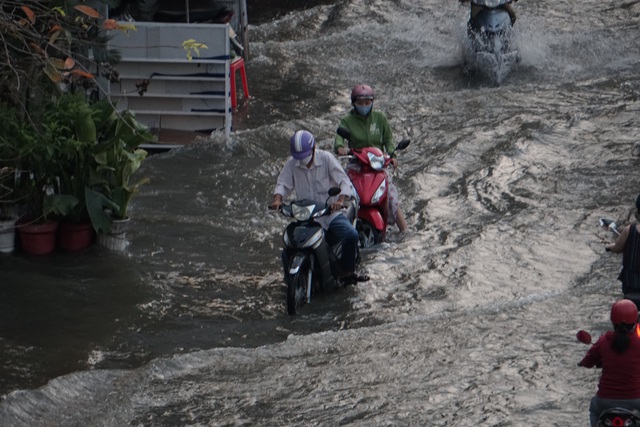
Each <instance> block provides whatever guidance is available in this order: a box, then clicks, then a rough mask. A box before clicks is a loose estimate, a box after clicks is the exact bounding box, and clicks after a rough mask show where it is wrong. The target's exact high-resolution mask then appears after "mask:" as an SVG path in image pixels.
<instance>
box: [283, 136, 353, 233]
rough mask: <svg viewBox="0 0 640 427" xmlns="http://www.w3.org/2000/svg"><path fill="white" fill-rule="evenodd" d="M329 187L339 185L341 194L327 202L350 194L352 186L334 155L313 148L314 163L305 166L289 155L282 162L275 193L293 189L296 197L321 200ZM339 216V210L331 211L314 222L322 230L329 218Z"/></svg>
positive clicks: (328, 222) (351, 194)
mask: <svg viewBox="0 0 640 427" xmlns="http://www.w3.org/2000/svg"><path fill="white" fill-rule="evenodd" d="M331 187H340V194H339V195H338V196H334V197H332V198H331V199H330V200H329V204H331V203H332V202H334V201H336V200H337V197H339V196H341V195H345V196H346V197H347V198H349V197H353V186H352V185H351V181H350V180H349V177H348V176H347V174H346V173H345V171H344V169H342V166H341V165H340V162H338V160H337V159H336V158H335V157H334V156H333V154H331V153H329V152H327V151H324V150H319V149H317V148H316V154H315V158H314V159H313V164H312V165H311V167H309V168H308V169H307V167H306V165H303V164H302V162H301V161H300V160H296V159H294V158H293V157H290V158H289V160H287V162H286V163H285V165H284V167H283V168H282V171H280V175H278V182H277V183H276V189H275V191H274V194H280V195H281V196H282V197H287V196H288V195H290V194H291V193H292V192H294V191H295V194H296V198H297V199H310V200H315V201H317V202H320V203H324V202H325V200H327V197H329V189H330V188H331ZM338 215H341V212H333V213H332V214H331V215H329V216H324V217H321V218H318V219H316V222H317V223H318V224H320V225H321V226H322V228H324V229H325V230H326V229H327V228H328V227H329V224H331V221H333V219H334V218H335V217H336V216H338Z"/></svg>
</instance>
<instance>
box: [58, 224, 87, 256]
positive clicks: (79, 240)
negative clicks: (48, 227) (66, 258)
mask: <svg viewBox="0 0 640 427" xmlns="http://www.w3.org/2000/svg"><path fill="white" fill-rule="evenodd" d="M94 238H95V232H94V231H93V227H92V226H91V223H90V222H86V223H85V222H82V223H73V222H62V223H60V230H59V231H58V246H59V247H60V249H62V250H64V251H70V252H75V251H80V250H82V249H86V248H88V247H89V246H91V245H93V242H94Z"/></svg>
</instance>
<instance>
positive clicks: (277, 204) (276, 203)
mask: <svg viewBox="0 0 640 427" xmlns="http://www.w3.org/2000/svg"><path fill="white" fill-rule="evenodd" d="M281 207H282V196H280V195H279V194H276V195H275V196H273V201H272V202H271V205H270V206H269V209H273V210H274V211H279V210H280V208H281Z"/></svg>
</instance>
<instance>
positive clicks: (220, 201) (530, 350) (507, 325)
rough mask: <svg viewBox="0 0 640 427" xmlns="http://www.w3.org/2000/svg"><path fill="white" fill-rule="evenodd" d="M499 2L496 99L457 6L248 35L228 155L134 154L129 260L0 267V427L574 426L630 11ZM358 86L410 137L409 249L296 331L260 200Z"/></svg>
mask: <svg viewBox="0 0 640 427" xmlns="http://www.w3.org/2000/svg"><path fill="white" fill-rule="evenodd" d="M273 5H274V6H275V3H274V4H273ZM514 9H515V10H516V13H517V16H518V19H517V22H516V24H515V27H514V33H515V34H514V36H515V42H516V45H517V48H518V50H519V53H520V56H521V61H520V62H519V63H517V64H516V66H514V68H513V69H511V70H510V71H509V73H508V74H507V75H506V76H505V77H504V79H503V80H502V81H501V82H500V85H496V84H495V83H494V82H491V81H489V80H488V79H487V78H485V77H484V76H483V75H482V74H477V75H472V76H469V75H465V74H464V73H463V72H462V69H463V62H464V56H465V49H466V47H467V46H466V41H465V40H466V39H465V37H466V22H467V19H468V13H469V10H468V5H467V6H464V5H460V4H459V2H457V1H450V2H442V1H439V0H424V1H421V2H414V1H408V0H399V1H393V2H390V1H386V0H366V1H365V0H353V1H338V0H336V1H322V2H317V3H316V4H314V5H309V6H308V7H306V6H305V7H304V8H296V9H288V10H286V11H284V12H283V11H278V13H274V14H273V15H272V16H267V17H264V20H263V21H260V22H259V23H254V24H252V25H251V26H250V40H251V58H250V60H249V61H248V63H247V72H248V75H249V89H250V92H251V95H252V98H251V99H250V100H243V99H242V97H240V98H239V101H240V104H239V108H238V111H236V112H235V113H234V114H235V117H234V132H233V133H232V135H231V138H230V139H229V140H225V138H224V137H222V136H221V135H218V134H214V135H212V136H211V138H209V139H208V140H206V141H202V142H198V143H196V144H192V145H189V146H185V147H182V148H178V149H174V150H171V151H170V152H167V153H163V154H156V155H153V156H151V157H149V158H148V160H147V161H146V162H145V163H144V165H143V167H142V170H141V171H140V172H139V173H140V174H141V175H142V176H148V177H149V178H150V183H149V184H147V185H144V186H143V187H141V190H140V192H139V193H138V195H137V196H136V197H135V199H134V202H133V206H132V208H131V216H132V223H133V224H132V228H131V230H130V231H129V235H128V236H129V240H130V244H129V246H128V247H127V250H126V252H125V253H113V252H110V251H108V250H106V249H105V248H102V247H100V246H94V247H92V248H90V249H89V250H87V251H86V252H82V253H78V254H72V255H69V254H60V253H56V254H53V255H51V256H47V257H38V258H31V257H25V256H23V255H20V254H13V255H5V256H1V257H0V272H1V273H0V274H1V276H0V396H1V397H0V425H3V426H4V425H7V426H87V425H92V426H124V425H135V426H177V425H194V426H195V425H197V426H209V425H210V426H254V425H269V426H276V425H278V426H280V425H282V426H284V425H287V426H288V425H290V426H298V425H299V426H309V425H317V426H335V425H354V426H371V425H375V426H392V425H394V426H395V425H415V426H549V425H557V426H560V425H571V426H584V425H587V424H588V404H589V399H590V398H591V396H592V395H593V394H594V393H595V390H596V384H597V380H598V376H599V372H598V370H595V369H594V370H587V369H584V368H578V367H577V366H576V363H577V362H578V361H579V360H580V359H581V358H582V356H583V355H584V353H585V352H586V350H587V347H586V346H585V345H583V344H581V343H579V342H578V341H577V340H576V339H575V334H576V332H577V331H578V330H579V329H586V330H588V331H589V332H591V334H592V335H593V336H594V337H597V336H598V335H600V334H601V333H603V332H604V331H606V330H607V329H608V328H609V320H608V311H609V307H610V306H611V304H612V303H613V302H614V301H615V300H616V299H618V298H620V297H621V289H620V283H619V282H618V281H617V280H616V277H617V274H618V272H619V269H620V263H621V259H620V256H619V255H615V254H611V253H608V252H605V251H604V245H605V243H606V242H611V241H612V240H613V238H614V235H613V233H611V232H608V231H606V230H602V229H601V228H600V227H599V226H598V219H599V218H601V217H607V218H611V219H614V220H615V221H616V222H617V223H618V224H619V226H620V227H622V226H624V225H626V224H627V223H628V222H629V220H630V219H633V216H632V215H630V212H632V209H631V208H633V207H634V203H635V199H636V197H637V195H638V193H639V192H640V187H639V186H638V182H640V167H639V166H640V164H639V157H638V153H639V150H638V148H640V147H639V146H638V143H640V114H639V113H640V101H639V99H640V75H639V74H638V69H639V66H640V42H639V40H640V38H639V37H638V34H639V32H640V3H638V2H634V1H617V2H600V1H595V0H583V1H581V2H580V3H576V2H570V1H556V2H551V1H547V0H538V1H527V0H523V1H519V2H518V3H515V4H514ZM362 82H364V83H367V84H370V85H371V86H373V87H374V89H375V91H376V99H375V102H374V108H377V109H380V110H382V111H384V112H385V113H386V114H387V116H388V118H389V121H390V124H391V128H392V129H393V132H394V139H396V140H397V141H400V140H401V139H403V138H409V139H411V145H410V146H409V148H408V149H407V150H406V151H403V152H402V153H401V154H400V155H399V159H398V160H399V168H398V170H397V171H396V175H395V177H394V180H395V182H396V184H397V186H398V189H399V192H400V200H401V203H402V206H403V209H404V211H405V213H406V216H407V221H408V223H409V227H410V230H411V231H410V233H409V235H408V236H406V237H405V238H404V239H398V238H397V237H398V236H397V230H396V229H395V228H392V229H390V235H389V241H388V242H385V243H383V244H381V245H379V246H378V247H376V248H373V249H371V250H367V251H365V252H364V253H363V262H362V270H363V272H365V273H366V274H367V275H369V276H370V277H371V281H370V282H367V283H363V284H360V285H358V286H355V287H350V288H347V289H342V290H340V291H338V292H336V293H334V294H332V295H326V296H322V295H320V296H319V297H318V298H317V299H316V300H314V301H313V303H312V304H310V305H308V306H306V307H305V308H304V310H303V312H302V314H300V315H299V316H296V317H289V316H288V315H287V314H286V308H285V294H284V292H285V287H284V284H283V281H282V271H281V267H280V265H279V253H280V248H281V233H282V230H283V229H284V227H285V226H286V224H287V220H286V219H285V218H284V217H280V216H277V215H273V214H269V213H267V209H266V207H267V204H268V203H269V201H270V199H271V194H272V191H273V187H274V184H275V181H276V177H277V175H278V172H279V171H280V169H281V167H282V166H283V164H284V162H285V160H286V158H287V155H288V146H289V144H288V139H289V137H290V136H291V134H293V132H294V131H295V130H298V129H307V130H309V131H311V132H312V133H314V135H315V136H316V138H317V140H318V143H319V146H320V148H326V149H330V148H331V145H332V140H333V137H334V135H335V130H336V127H337V124H338V121H339V118H340V117H341V116H342V115H343V114H345V113H346V112H347V111H348V109H349V108H350V100H349V94H350V90H351V88H352V87H353V85H355V84H356V83H362Z"/></svg>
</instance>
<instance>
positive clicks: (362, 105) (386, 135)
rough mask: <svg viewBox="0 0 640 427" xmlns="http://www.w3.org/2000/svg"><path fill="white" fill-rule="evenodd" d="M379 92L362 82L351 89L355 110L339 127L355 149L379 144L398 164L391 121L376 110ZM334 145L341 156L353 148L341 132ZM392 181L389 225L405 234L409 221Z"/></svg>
mask: <svg viewBox="0 0 640 427" xmlns="http://www.w3.org/2000/svg"><path fill="white" fill-rule="evenodd" d="M374 97H375V94H374V92H373V89H372V88H371V86H368V85H364V84H359V85H356V86H355V87H354V88H353V90H352V91H351V106H352V107H353V108H352V109H351V111H350V112H349V113H348V114H346V115H345V116H344V117H342V119H340V124H339V125H338V127H339V128H345V129H347V130H348V131H349V133H350V134H351V145H352V147H353V148H364V147H377V148H379V149H380V150H382V152H385V151H386V152H387V153H392V154H391V158H392V160H391V164H392V165H393V167H394V168H396V167H398V161H397V160H396V158H395V153H393V150H394V149H395V146H394V145H393V134H392V133H391V127H390V126H389V121H388V120H387V117H386V116H385V115H384V113H383V112H382V111H377V110H374V109H373V100H374ZM333 148H334V149H335V151H336V152H337V153H338V154H339V155H341V156H345V155H347V154H349V148H348V147H345V141H344V139H343V138H342V137H341V136H340V135H337V136H336V139H335V141H334V145H333ZM387 181H388V183H389V218H388V219H387V220H388V222H389V224H394V223H395V224H397V225H398V229H399V230H400V232H401V233H404V232H405V231H406V230H407V221H406V220H405V218H404V212H403V211H402V208H401V207H400V203H399V200H398V189H397V188H396V186H395V184H393V182H392V181H391V176H389V175H388V180H387Z"/></svg>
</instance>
